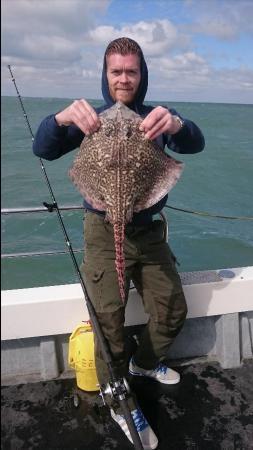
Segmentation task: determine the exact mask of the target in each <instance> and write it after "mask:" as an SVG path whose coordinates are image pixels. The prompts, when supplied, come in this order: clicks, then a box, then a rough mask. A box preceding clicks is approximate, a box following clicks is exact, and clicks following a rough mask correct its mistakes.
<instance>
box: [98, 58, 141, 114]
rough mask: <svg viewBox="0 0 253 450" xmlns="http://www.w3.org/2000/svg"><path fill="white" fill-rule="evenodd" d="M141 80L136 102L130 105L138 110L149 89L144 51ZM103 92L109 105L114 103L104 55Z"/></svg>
mask: <svg viewBox="0 0 253 450" xmlns="http://www.w3.org/2000/svg"><path fill="white" fill-rule="evenodd" d="M140 58H141V61H140V62H141V81H140V84H139V88H138V91H137V93H136V97H135V99H134V102H133V103H132V104H131V105H128V107H129V108H131V109H133V110H135V111H136V112H138V107H139V106H141V105H142V104H143V101H144V98H145V95H146V92H147V89H148V68H147V64H146V61H145V59H144V56H143V53H141V57H140ZM102 94H103V97H104V100H105V102H106V104H107V105H108V106H112V105H114V103H115V101H114V100H113V99H112V97H111V95H110V92H109V87H108V80H107V75H106V58H105V56H104V64H103V72H102Z"/></svg>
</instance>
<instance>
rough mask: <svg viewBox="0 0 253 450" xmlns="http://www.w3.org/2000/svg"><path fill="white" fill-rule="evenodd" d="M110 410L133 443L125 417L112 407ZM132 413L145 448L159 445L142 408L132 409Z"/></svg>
mask: <svg viewBox="0 0 253 450" xmlns="http://www.w3.org/2000/svg"><path fill="white" fill-rule="evenodd" d="M110 411H111V416H112V418H113V420H115V422H117V423H118V424H119V426H120V428H121V429H122V431H124V433H125V435H126V437H127V438H128V439H129V441H130V442H131V443H132V444H133V440H132V438H131V434H130V432H129V429H128V426H127V423H126V421H125V419H124V417H123V416H122V415H120V414H116V413H115V412H114V410H113V409H111V410H110ZM131 414H132V417H133V420H134V424H135V427H136V430H137V431H138V433H139V436H140V440H141V443H142V446H143V448H144V450H151V449H155V448H156V447H157V446H158V439H157V437H156V435H155V433H154V431H153V430H152V428H151V426H150V425H149V424H148V422H147V420H146V419H145V417H144V415H143V413H142V411H141V409H140V408H137V409H134V410H133V411H131Z"/></svg>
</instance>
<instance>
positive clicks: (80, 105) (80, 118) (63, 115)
mask: <svg viewBox="0 0 253 450" xmlns="http://www.w3.org/2000/svg"><path fill="white" fill-rule="evenodd" d="M55 120H56V122H57V123H58V125H59V126H61V125H66V126H68V125H72V124H75V125H76V126H77V127H78V128H80V129H81V130H82V132H83V133H84V134H87V135H89V134H92V133H94V132H95V131H97V130H98V129H99V127H100V125H101V124H100V120H99V117H98V115H97V113H96V111H95V109H93V108H92V106H91V105H90V104H89V103H88V102H86V100H84V99H81V100H75V101H74V102H73V103H71V105H69V106H68V107H67V108H66V109H64V110H63V111H60V112H59V113H57V114H56V115H55Z"/></svg>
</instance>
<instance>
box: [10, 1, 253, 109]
mask: <svg viewBox="0 0 253 450" xmlns="http://www.w3.org/2000/svg"><path fill="white" fill-rule="evenodd" d="M177 1H178V0H177ZM177 1H176V3H177ZM176 3H175V5H176ZM207 3H208V10H207V8H206V6H203V5H206V4H207ZM166 4H167V3H166ZM184 4H187V7H188V8H189V11H191V13H192V16H191V17H192V23H190V21H188V22H187V21H186V23H184V24H183V23H182V22H181V23H173V22H172V21H171V20H168V19H166V18H164V19H162V20H161V19H156V18H155V17H154V19H153V20H145V7H144V5H145V4H144V2H143V3H142V4H141V5H142V7H144V9H143V18H144V19H143V20H141V21H138V22H130V23H119V25H114V26H113V25H110V21H107V22H106V23H107V25H105V24H103V20H101V18H102V17H103V14H104V13H105V12H106V9H107V8H108V6H109V5H110V1H109V0H98V1H95V0H93V1H91V0H89V1H87V0H86V1H84V0H3V1H2V16H3V17H2V55H3V56H2V63H3V72H2V86H3V94H5V93H7V94H8V93H11V94H13V91H12V89H11V88H12V86H11V82H10V79H9V74H8V70H7V68H6V65H7V64H11V65H12V66H14V69H15V73H17V77H18V78H20V79H21V80H22V94H23V95H24V96H25V95H34V96H36V95H37V96H52V97H57V96H58V97H68V98H80V97H81V96H84V97H85V96H86V97H87V98H101V88H100V79H101V69H102V61H103V54H104V50H105V47H106V45H107V44H108V42H109V41H111V40H112V39H114V38H117V37H120V36H129V37H131V38H133V39H135V40H136V41H137V42H138V43H139V44H140V45H141V47H142V49H143V52H144V55H145V57H146V59H147V63H148V67H149V79H150V83H149V91H148V98H151V99H154V100H156V99H159V98H163V99H164V100H166V98H165V97H166V93H167V92H171V93H173V95H174V94H175V95H176V98H178V99H179V100H185V101H189V100H191V99H192V98H193V99H195V100H196V101H197V100H198V101H204V100H205V99H206V100H211V101H222V99H223V101H225V100H224V99H226V100H227V101H231V102H233V101H235V102H236V101H240V95H241V100H242V101H245V99H246V102H250V101H251V102H253V91H252V79H253V73H252V70H250V69H249V68H246V67H238V68H237V69H236V68H234V69H233V70H231V69H230V70H228V69H226V67H225V66H226V64H229V60H226V55H224V58H223V62H224V64H223V69H222V70H215V69H214V67H213V66H212V62H213V61H214V59H215V54H214V53H213V54H211V53H210V52H209V53H208V52H207V51H206V52H205V53H204V52H203V51H202V54H203V55H205V56H204V57H203V56H201V55H200V54H199V53H198V50H197V47H194V45H195V41H194V33H195V34H199V33H204V34H206V35H211V36H215V37H216V38H217V40H221V39H222V40H224V39H226V40H227V41H228V40H231V39H235V38H236V36H238V34H239V33H242V32H243V31H248V32H252V19H251V17H252V14H251V17H250V13H251V11H252V6H253V2H252V1H251V2H248V1H247V0H240V1H234V0H230V1H229V2H228V1H226V0H223V1H222V2H220V1H219V2H218V1H216V0H211V1H208V2H207V0H201V1H199V0H198V1H195V0H191V1H188V2H184ZM175 5H174V6H175ZM231 5H232V6H231ZM238 5H240V6H238ZM122 17H123V14H122ZM98 23H100V25H98ZM104 23H105V22H104ZM187 23H188V25H187ZM198 48H201V43H200V39H198ZM216 49H217V47H216ZM216 49H215V48H213V51H214V52H215V51H216V52H217V50H216ZM202 50H203V49H202ZM209 50H210V49H209ZM239 64H240V61H239V60H238V61H237V65H239ZM168 88H169V91H168ZM164 93H165V94H164ZM164 95H165V97H164ZM184 95H185V97H184ZM176 98H175V99H176Z"/></svg>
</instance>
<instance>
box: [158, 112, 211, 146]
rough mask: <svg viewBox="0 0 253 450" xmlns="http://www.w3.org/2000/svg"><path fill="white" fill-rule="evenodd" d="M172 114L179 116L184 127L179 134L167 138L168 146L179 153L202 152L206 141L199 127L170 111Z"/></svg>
mask: <svg viewBox="0 0 253 450" xmlns="http://www.w3.org/2000/svg"><path fill="white" fill-rule="evenodd" d="M170 112H171V113H172V114H173V115H177V116H179V117H180V118H181V119H182V120H183V121H184V125H183V127H182V128H181V130H179V131H178V133H176V134H173V135H167V136H166V137H165V140H166V144H167V146H168V147H169V148H170V149H171V150H173V151H174V152H177V153H198V152H201V151H202V150H203V149H204V147H205V139H204V136H203V134H202V132H201V131H200V129H199V128H198V127H197V125H196V124H195V123H194V122H192V121H191V120H188V119H184V118H183V117H181V116H180V114H178V113H177V112H176V111H175V110H173V109H170Z"/></svg>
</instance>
